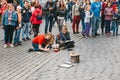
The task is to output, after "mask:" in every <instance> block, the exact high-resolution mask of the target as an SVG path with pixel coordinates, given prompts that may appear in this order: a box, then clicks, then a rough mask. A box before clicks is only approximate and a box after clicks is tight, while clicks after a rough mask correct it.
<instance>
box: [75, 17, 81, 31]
mask: <svg viewBox="0 0 120 80" xmlns="http://www.w3.org/2000/svg"><path fill="white" fill-rule="evenodd" d="M79 23H80V16H77V23H76V32H77V33H79Z"/></svg>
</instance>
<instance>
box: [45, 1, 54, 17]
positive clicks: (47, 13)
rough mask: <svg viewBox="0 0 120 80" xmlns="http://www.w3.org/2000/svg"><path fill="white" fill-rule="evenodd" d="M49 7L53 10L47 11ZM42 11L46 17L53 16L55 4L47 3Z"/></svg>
mask: <svg viewBox="0 0 120 80" xmlns="http://www.w3.org/2000/svg"><path fill="white" fill-rule="evenodd" d="M50 7H52V8H53V10H49V8H50ZM44 11H45V14H46V15H53V14H54V12H55V3H54V2H50V1H47V2H46V4H45V8H44Z"/></svg>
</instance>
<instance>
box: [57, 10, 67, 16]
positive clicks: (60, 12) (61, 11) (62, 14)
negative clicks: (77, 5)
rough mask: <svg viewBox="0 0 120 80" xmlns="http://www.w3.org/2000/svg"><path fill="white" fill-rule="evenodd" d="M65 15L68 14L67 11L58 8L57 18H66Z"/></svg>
mask: <svg viewBox="0 0 120 80" xmlns="http://www.w3.org/2000/svg"><path fill="white" fill-rule="evenodd" d="M65 14H66V9H60V8H58V10H57V16H59V17H65Z"/></svg>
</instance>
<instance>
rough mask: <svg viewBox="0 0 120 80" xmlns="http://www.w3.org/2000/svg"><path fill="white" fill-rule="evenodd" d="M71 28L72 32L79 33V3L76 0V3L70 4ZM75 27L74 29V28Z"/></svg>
mask: <svg viewBox="0 0 120 80" xmlns="http://www.w3.org/2000/svg"><path fill="white" fill-rule="evenodd" d="M72 19H73V22H72V30H73V33H74V34H77V33H79V23H80V4H79V1H76V4H75V5H73V6H72ZM75 28H76V30H75Z"/></svg>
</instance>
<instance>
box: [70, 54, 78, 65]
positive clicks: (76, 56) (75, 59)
mask: <svg viewBox="0 0 120 80" xmlns="http://www.w3.org/2000/svg"><path fill="white" fill-rule="evenodd" d="M70 56H71V62H72V63H79V62H80V60H79V56H80V55H79V54H77V53H75V52H71V53H70Z"/></svg>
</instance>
